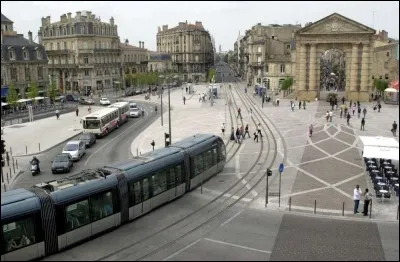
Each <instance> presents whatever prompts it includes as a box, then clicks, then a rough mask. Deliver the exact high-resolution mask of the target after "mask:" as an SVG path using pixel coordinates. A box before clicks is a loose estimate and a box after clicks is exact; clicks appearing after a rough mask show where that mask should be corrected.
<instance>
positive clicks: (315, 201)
mask: <svg viewBox="0 0 400 262" xmlns="http://www.w3.org/2000/svg"><path fill="white" fill-rule="evenodd" d="M316 213H317V200H314V214H316Z"/></svg>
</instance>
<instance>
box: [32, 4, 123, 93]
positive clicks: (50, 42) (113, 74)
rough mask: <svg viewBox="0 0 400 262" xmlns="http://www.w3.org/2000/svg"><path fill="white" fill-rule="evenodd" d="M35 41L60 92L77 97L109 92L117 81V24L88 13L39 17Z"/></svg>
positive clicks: (118, 66)
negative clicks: (56, 20)
mask: <svg viewBox="0 0 400 262" xmlns="http://www.w3.org/2000/svg"><path fill="white" fill-rule="evenodd" d="M39 42H40V43H43V45H44V46H45V48H46V52H47V55H48V57H49V71H50V74H51V79H52V81H56V83H57V87H58V88H59V90H60V91H61V92H70V91H77V92H79V93H81V94H87V93H89V92H92V93H96V92H97V91H99V90H107V89H112V88H113V87H114V86H115V82H118V81H120V80H121V76H122V68H121V49H120V41H119V37H118V30H117V25H116V24H114V18H112V17H111V19H110V20H109V23H106V22H102V21H101V19H100V18H96V17H95V15H94V14H92V13H91V12H90V11H86V12H80V11H78V12H76V15H75V17H72V16H71V13H67V14H63V15H61V17H60V21H58V22H53V23H52V22H51V18H50V16H47V17H46V18H44V17H43V18H42V26H41V27H40V30H39Z"/></svg>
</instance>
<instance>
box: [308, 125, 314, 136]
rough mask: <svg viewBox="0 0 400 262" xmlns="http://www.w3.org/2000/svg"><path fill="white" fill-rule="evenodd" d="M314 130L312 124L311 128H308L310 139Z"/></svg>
mask: <svg viewBox="0 0 400 262" xmlns="http://www.w3.org/2000/svg"><path fill="white" fill-rule="evenodd" d="M313 129H314V127H313V125H312V124H310V126H309V127H308V132H309V136H310V137H312V133H313Z"/></svg>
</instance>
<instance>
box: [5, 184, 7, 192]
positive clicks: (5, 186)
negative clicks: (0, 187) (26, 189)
mask: <svg viewBox="0 0 400 262" xmlns="http://www.w3.org/2000/svg"><path fill="white" fill-rule="evenodd" d="M4 192H7V188H6V184H4Z"/></svg>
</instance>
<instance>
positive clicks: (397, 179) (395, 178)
mask: <svg viewBox="0 0 400 262" xmlns="http://www.w3.org/2000/svg"><path fill="white" fill-rule="evenodd" d="M391 180H394V181H399V178H398V177H392V178H391Z"/></svg>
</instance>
